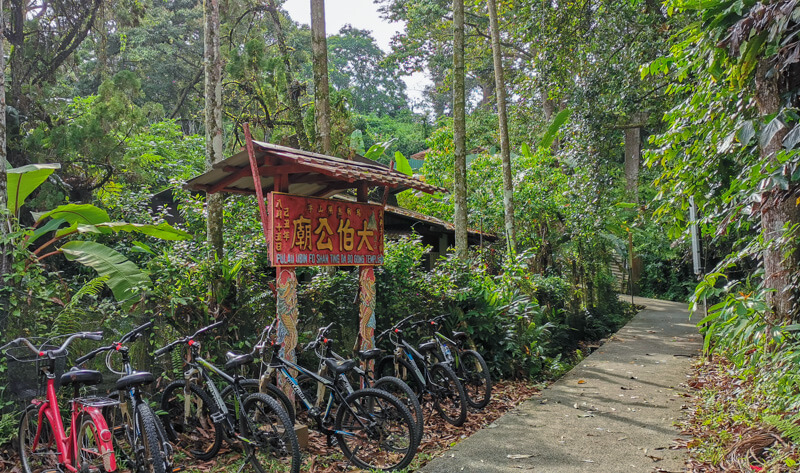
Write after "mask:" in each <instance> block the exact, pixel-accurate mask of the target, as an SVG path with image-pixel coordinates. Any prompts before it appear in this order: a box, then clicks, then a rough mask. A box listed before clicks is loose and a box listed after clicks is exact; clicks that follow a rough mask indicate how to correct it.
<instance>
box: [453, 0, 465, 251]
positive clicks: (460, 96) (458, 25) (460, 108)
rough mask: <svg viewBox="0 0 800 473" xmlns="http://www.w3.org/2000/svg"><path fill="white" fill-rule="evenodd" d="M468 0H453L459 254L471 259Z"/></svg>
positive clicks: (457, 236) (456, 192) (457, 247)
mask: <svg viewBox="0 0 800 473" xmlns="http://www.w3.org/2000/svg"><path fill="white" fill-rule="evenodd" d="M464 77H465V67H464V0H453V141H454V144H455V177H454V181H455V184H454V187H455V214H456V215H455V222H454V223H455V227H456V255H457V256H458V258H460V259H462V260H466V259H467V236H468V234H467V121H466V92H465V89H464Z"/></svg>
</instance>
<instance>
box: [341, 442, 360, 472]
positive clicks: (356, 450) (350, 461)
mask: <svg viewBox="0 0 800 473" xmlns="http://www.w3.org/2000/svg"><path fill="white" fill-rule="evenodd" d="M359 448H361V447H356V448H355V450H353V454H352V455H350V456H348V457H347V465H345V466H344V471H347V469H348V468H350V464H351V463H352V462H353V457H354V456H356V454H357V453H358V449H359Z"/></svg>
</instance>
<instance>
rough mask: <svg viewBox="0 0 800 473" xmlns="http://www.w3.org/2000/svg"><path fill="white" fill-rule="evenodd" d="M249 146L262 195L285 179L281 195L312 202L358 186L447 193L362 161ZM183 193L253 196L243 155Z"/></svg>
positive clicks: (262, 145) (189, 185)
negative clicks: (256, 169)
mask: <svg viewBox="0 0 800 473" xmlns="http://www.w3.org/2000/svg"><path fill="white" fill-rule="evenodd" d="M253 146H254V148H255V155H256V161H257V163H258V169H259V175H260V178H261V179H260V180H261V182H260V184H261V188H262V189H263V190H264V192H271V191H273V190H275V189H274V187H275V180H276V176H287V179H288V188H285V189H283V190H284V191H285V192H288V193H290V194H295V195H304V196H312V197H330V196H332V195H335V194H338V193H340V192H342V191H344V190H345V189H353V188H358V187H359V186H362V185H366V186H367V187H389V188H390V190H391V192H400V191H402V190H406V189H417V190H420V191H423V192H427V193H429V194H433V193H435V192H447V190H446V189H443V188H441V187H437V186H433V185H430V184H427V183H425V182H423V181H421V180H419V179H415V178H413V177H410V176H407V175H405V174H403V173H401V172H398V171H395V170H393V169H390V168H389V167H387V166H385V165H383V164H381V163H378V162H376V161H371V160H369V159H366V158H362V157H357V158H356V159H354V160H347V159H342V158H335V157H333V156H325V155H322V154H317V153H312V152H309V151H302V150H298V149H294V148H287V147H285V146H279V145H274V144H270V143H263V142H260V141H253ZM185 187H186V188H188V189H191V190H199V191H204V192H206V193H209V194H213V193H216V192H230V193H237V194H254V193H255V186H254V183H253V176H252V171H251V170H250V162H249V159H248V156H247V151H246V150H242V151H240V152H239V153H236V154H234V155H233V156H231V157H229V158H227V159H225V160H224V161H221V162H219V163H217V164H215V165H214V166H213V167H212V169H211V170H210V171H208V172H206V173H205V174H202V175H200V176H197V177H195V178H193V179H191V180H190V181H188V182H187V183H186V185H185ZM279 190H280V189H279Z"/></svg>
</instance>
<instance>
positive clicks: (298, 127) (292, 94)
mask: <svg viewBox="0 0 800 473" xmlns="http://www.w3.org/2000/svg"><path fill="white" fill-rule="evenodd" d="M267 10H269V15H270V18H271V19H272V24H273V26H274V27H275V39H276V40H277V42H278V49H279V50H280V52H281V58H282V59H283V64H284V66H285V67H286V95H287V96H288V100H289V115H290V120H291V121H292V122H293V123H294V128H295V132H296V133H297V144H298V146H300V148H301V149H305V150H307V149H308V148H309V145H308V136H307V135H306V130H305V127H304V125H303V112H302V110H300V101H299V100H298V97H300V93H301V87H300V84H299V83H298V82H295V80H294V72H293V71H292V63H291V61H290V57H289V48H287V47H286V40H285V39H284V37H283V28H282V27H281V18H280V16H279V15H278V7H277V6H276V5H275V0H267Z"/></svg>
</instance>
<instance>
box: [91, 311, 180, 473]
mask: <svg viewBox="0 0 800 473" xmlns="http://www.w3.org/2000/svg"><path fill="white" fill-rule="evenodd" d="M152 326H153V322H147V323H146V324H144V325H140V326H139V327H136V328H135V329H133V330H131V331H130V332H128V333H126V334H125V335H123V336H122V338H120V339H119V341H117V342H114V343H112V344H111V345H108V346H105V347H100V348H97V349H95V350H93V351H91V352H89V353H87V354H86V355H83V356H81V357H79V358H78V359H77V360H75V363H76V364H77V365H78V366H80V365H82V364H84V363H85V362H87V361H88V360H90V359H92V358H94V357H95V356H97V355H99V354H100V353H104V352H108V354H107V356H106V360H105V361H106V367H107V368H108V369H109V370H110V371H111V372H112V373H115V374H119V375H122V377H121V378H119V379H118V380H117V381H116V383H115V388H116V389H117V390H118V391H119V393H118V394H116V393H114V394H111V395H110V396H109V397H111V398H115V397H116V398H117V399H118V400H119V401H120V403H119V404H118V405H117V406H109V407H106V408H105V410H104V412H103V415H104V416H105V418H106V420H107V421H108V425H109V427H110V428H111V432H113V434H114V435H113V437H112V440H113V442H114V451H115V452H116V454H117V462H118V464H119V465H120V466H121V467H123V468H126V469H129V470H131V471H134V472H136V473H165V472H169V473H171V472H172V445H170V443H169V441H168V440H167V437H166V434H165V433H164V429H163V427H162V426H161V423H160V422H159V421H158V418H157V417H156V415H155V413H153V410H152V409H151V408H150V405H149V404H148V403H147V401H146V400H145V399H143V398H142V391H141V388H142V387H143V386H146V385H149V384H152V383H153V381H155V378H154V377H153V375H152V374H151V373H148V372H146V371H134V370H133V368H132V367H131V360H130V354H129V351H128V347H127V346H125V344H126V343H131V342H134V341H135V340H137V339H138V338H140V337H141V336H142V335H143V332H144V331H145V330H147V329H149V328H150V327H152ZM115 353H119V354H120V356H121V357H122V371H117V370H115V369H114V368H113V366H112V363H111V357H112V356H113V355H114V354H115Z"/></svg>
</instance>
